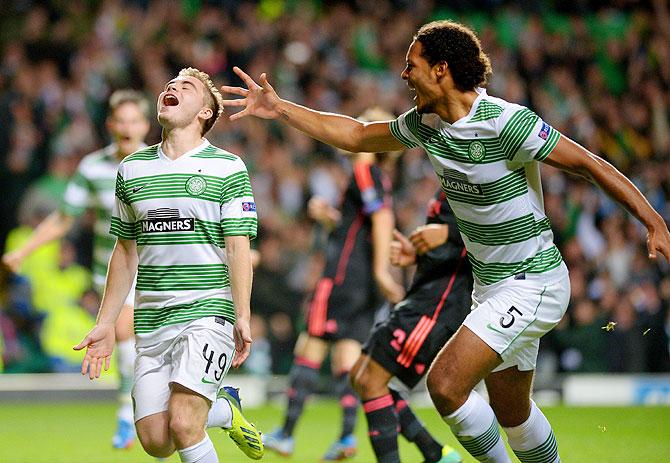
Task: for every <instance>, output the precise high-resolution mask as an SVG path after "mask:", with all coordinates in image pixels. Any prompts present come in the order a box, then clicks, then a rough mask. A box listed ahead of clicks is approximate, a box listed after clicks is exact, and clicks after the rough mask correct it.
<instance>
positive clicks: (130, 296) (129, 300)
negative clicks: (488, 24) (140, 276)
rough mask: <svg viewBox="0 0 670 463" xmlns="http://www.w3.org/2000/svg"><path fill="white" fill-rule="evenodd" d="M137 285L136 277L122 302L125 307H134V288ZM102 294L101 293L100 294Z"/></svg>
mask: <svg viewBox="0 0 670 463" xmlns="http://www.w3.org/2000/svg"><path fill="white" fill-rule="evenodd" d="M136 285H137V277H135V279H134V280H133V285H132V286H131V287H130V291H128V295H127V296H126V300H125V301H124V304H125V305H129V306H130V307H133V308H134V307H135V286H136ZM100 294H102V293H100Z"/></svg>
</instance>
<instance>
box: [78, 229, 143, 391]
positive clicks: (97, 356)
mask: <svg viewBox="0 0 670 463" xmlns="http://www.w3.org/2000/svg"><path fill="white" fill-rule="evenodd" d="M136 272H137V247H136V245H135V241H133V240H124V239H120V238H119V239H118V240H117V241H116V245H115V246H114V251H113V252H112V257H111V258H110V260H109V269H108V271H107V280H106V281H105V292H104V294H103V296H102V303H101V304H100V310H99V311H98V318H97V320H96V324H95V326H94V327H93V329H92V330H91V331H89V333H88V334H87V335H86V336H85V337H84V339H83V340H82V341H81V342H80V343H79V344H77V345H76V346H74V347H73V349H74V350H82V349H84V348H86V354H84V360H83V362H82V364H81V374H82V375H86V374H88V377H89V378H90V379H94V378H99V377H100V372H101V370H102V368H103V367H104V369H105V370H108V369H109V361H110V359H111V357H112V352H113V350H114V342H115V341H116V337H115V334H114V325H115V324H116V319H117V318H119V313H120V312H121V308H122V307H123V303H124V301H125V299H126V296H127V295H128V291H130V288H131V286H132V284H133V280H134V279H135V273H136Z"/></svg>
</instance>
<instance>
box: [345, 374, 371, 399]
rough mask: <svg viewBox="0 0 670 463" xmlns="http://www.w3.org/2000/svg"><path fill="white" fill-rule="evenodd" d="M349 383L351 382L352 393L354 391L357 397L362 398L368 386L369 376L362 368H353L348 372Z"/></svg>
mask: <svg viewBox="0 0 670 463" xmlns="http://www.w3.org/2000/svg"><path fill="white" fill-rule="evenodd" d="M349 381H350V382H351V387H353V388H354V391H356V393H357V394H358V395H359V396H362V395H363V393H364V392H365V389H366V386H367V384H368V381H369V375H368V374H367V373H366V371H365V369H364V368H363V369H359V368H353V369H352V370H351V371H350V372H349Z"/></svg>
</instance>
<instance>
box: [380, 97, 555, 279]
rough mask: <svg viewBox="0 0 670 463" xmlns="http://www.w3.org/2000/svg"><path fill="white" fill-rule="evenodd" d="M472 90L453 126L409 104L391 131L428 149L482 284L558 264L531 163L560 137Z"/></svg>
mask: <svg viewBox="0 0 670 463" xmlns="http://www.w3.org/2000/svg"><path fill="white" fill-rule="evenodd" d="M477 92H478V94H479V95H478V96H477V99H476V100H475V102H474V104H473V105H472V108H471V110H470V113H469V114H468V115H467V116H465V117H463V118H462V119H459V120H458V121H456V122H454V123H453V124H449V123H447V122H444V121H442V120H441V119H440V118H439V117H438V116H437V115H435V114H419V113H418V112H417V110H416V108H413V109H411V110H410V111H408V112H406V113H405V114H403V115H401V116H400V117H399V118H398V119H397V120H395V121H392V122H391V124H390V129H391V133H392V134H393V135H394V136H395V137H396V138H397V139H398V140H399V141H400V142H402V143H403V144H404V145H406V146H407V147H410V148H412V147H417V146H421V147H422V148H424V149H425V150H426V151H427V152H428V154H429V159H430V162H431V163H432V165H433V168H434V169H435V172H436V173H437V175H438V177H439V179H440V183H441V185H442V189H443V190H444V192H445V194H446V196H447V198H448V200H449V204H450V205H451V208H452V210H453V212H454V214H455V215H456V220H457V223H458V228H459V230H460V232H461V236H462V237H463V241H464V243H465V246H466V249H467V252H468V257H469V258H470V262H471V264H472V268H473V273H474V275H475V278H476V281H477V283H479V284H482V285H489V284H493V283H495V282H498V281H500V280H503V279H505V278H509V277H512V276H517V278H520V277H522V275H523V274H525V273H542V272H547V271H549V270H552V269H554V268H556V267H558V266H559V265H561V262H562V258H561V254H560V253H559V251H558V249H557V248H556V246H555V245H554V242H553V234H552V231H551V227H550V224H549V219H547V216H546V215H545V213H544V201H543V198H542V185H541V182H540V169H539V164H538V163H537V162H535V161H542V160H544V159H545V158H546V157H547V156H549V154H550V153H551V151H552V150H553V149H554V147H555V146H556V143H558V140H559V138H560V134H559V132H558V131H556V130H555V129H554V128H552V127H551V126H549V125H548V124H547V123H546V122H544V121H542V119H540V118H539V117H538V116H537V115H536V114H535V113H533V112H532V111H531V110H529V109H528V108H525V107H523V106H520V105H517V104H513V103H509V102H507V101H505V100H502V99H500V98H494V97H491V96H489V95H487V94H486V91H485V90H484V89H478V90H477Z"/></svg>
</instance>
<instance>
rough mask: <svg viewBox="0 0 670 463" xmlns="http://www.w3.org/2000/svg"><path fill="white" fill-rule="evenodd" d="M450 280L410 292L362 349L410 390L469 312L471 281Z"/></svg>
mask: <svg viewBox="0 0 670 463" xmlns="http://www.w3.org/2000/svg"><path fill="white" fill-rule="evenodd" d="M452 278H453V281H451V280H452ZM452 278H443V279H440V280H436V281H432V282H430V283H429V284H426V285H424V286H422V287H421V288H419V289H418V290H417V291H415V292H414V293H410V294H409V295H408V296H407V298H406V299H405V300H403V301H401V302H399V303H398V304H396V306H395V307H394V308H393V310H392V311H391V314H390V316H389V317H388V318H387V319H386V320H384V321H382V322H381V323H379V324H378V325H376V326H375V327H374V328H373V330H372V333H371V334H370V337H369V338H368V339H367V341H366V342H365V344H364V346H363V352H364V353H365V354H367V355H368V356H370V357H371V358H372V359H374V360H375V361H376V362H377V363H379V364H380V365H381V366H382V367H384V368H385V369H386V370H387V371H389V372H390V373H391V374H393V375H394V376H395V377H397V378H398V379H399V380H400V381H402V383H403V384H405V385H406V386H407V387H408V388H410V389H411V388H413V387H414V386H416V384H417V383H418V382H419V381H420V380H421V378H422V377H423V376H424V375H425V374H426V372H427V370H428V368H429V367H430V365H431V363H432V362H433V360H434V359H435V357H436V356H437V354H438V353H439V351H440V349H441V348H442V346H444V345H445V344H446V342H447V341H448V340H449V338H451V336H452V335H453V334H454V333H455V332H456V330H457V329H458V327H459V326H461V323H463V320H465V317H466V316H467V315H468V313H469V312H470V306H471V288H472V278H471V277H470V276H469V275H467V274H459V273H457V274H454V275H452ZM450 281H451V284H450Z"/></svg>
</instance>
